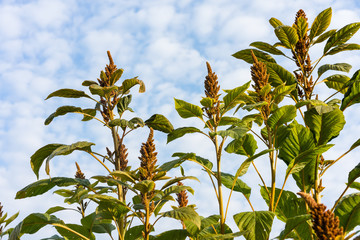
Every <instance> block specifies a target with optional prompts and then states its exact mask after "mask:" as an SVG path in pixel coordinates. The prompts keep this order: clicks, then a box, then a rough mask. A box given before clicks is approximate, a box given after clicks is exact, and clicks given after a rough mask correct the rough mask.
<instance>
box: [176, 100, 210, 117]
mask: <svg viewBox="0 0 360 240" xmlns="http://www.w3.org/2000/svg"><path fill="white" fill-rule="evenodd" d="M175 109H176V111H177V112H178V114H179V115H180V117H182V118H190V117H198V118H201V119H202V115H203V111H202V110H201V108H200V107H199V106H196V105H194V104H191V103H188V102H185V101H183V100H180V99H176V98H175Z"/></svg>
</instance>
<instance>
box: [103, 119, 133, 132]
mask: <svg viewBox="0 0 360 240" xmlns="http://www.w3.org/2000/svg"><path fill="white" fill-rule="evenodd" d="M108 124H109V126H110V127H116V126H118V127H121V128H122V129H125V128H126V127H128V125H129V122H128V121H127V120H125V119H119V118H117V119H114V120H111V121H110V122H109V123H108Z"/></svg>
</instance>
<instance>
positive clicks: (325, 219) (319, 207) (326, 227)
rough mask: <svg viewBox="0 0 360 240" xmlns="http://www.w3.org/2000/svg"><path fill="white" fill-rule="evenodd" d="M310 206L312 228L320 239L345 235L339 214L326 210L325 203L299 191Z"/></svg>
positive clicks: (324, 239) (328, 239) (326, 239)
mask: <svg viewBox="0 0 360 240" xmlns="http://www.w3.org/2000/svg"><path fill="white" fill-rule="evenodd" d="M298 194H299V195H300V196H301V197H302V198H303V199H304V200H305V202H306V203H307V204H308V205H309V207H310V214H311V222H312V223H313V226H312V228H313V229H314V231H315V233H316V236H317V237H318V239H320V240H330V239H332V240H334V239H335V238H336V237H337V236H341V235H343V228H342V227H341V228H340V227H339V226H340V221H339V218H338V217H337V216H335V215H334V213H333V212H331V211H330V210H326V206H325V205H324V204H321V203H320V204H318V203H316V201H315V200H314V199H313V198H312V197H311V195H310V194H308V193H304V192H300V193H298Z"/></svg>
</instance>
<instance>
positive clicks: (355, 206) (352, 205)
mask: <svg viewBox="0 0 360 240" xmlns="http://www.w3.org/2000/svg"><path fill="white" fill-rule="evenodd" d="M334 213H335V215H336V216H338V217H339V220H340V226H341V227H343V228H344V232H345V233H349V232H350V231H351V230H353V229H354V228H355V227H356V226H358V225H360V193H352V194H349V195H346V196H345V197H343V198H341V200H340V201H339V203H338V205H337V206H336V208H335V210H334Z"/></svg>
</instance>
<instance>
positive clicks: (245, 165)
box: [235, 149, 273, 177]
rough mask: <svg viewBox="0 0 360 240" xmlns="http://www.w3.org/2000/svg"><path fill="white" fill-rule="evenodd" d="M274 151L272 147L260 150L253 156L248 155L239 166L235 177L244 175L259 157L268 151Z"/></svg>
mask: <svg viewBox="0 0 360 240" xmlns="http://www.w3.org/2000/svg"><path fill="white" fill-rule="evenodd" d="M271 151H273V150H272V149H266V150H263V151H261V152H259V153H258V154H255V155H253V156H251V157H248V158H247V159H246V160H245V161H244V162H243V163H242V164H241V165H240V167H239V168H238V170H237V171H236V175H235V177H241V176H242V175H244V174H245V173H246V172H247V170H248V169H249V166H250V164H251V163H252V162H253V161H254V160H255V159H256V158H258V157H260V156H262V155H264V154H266V153H269V152H271Z"/></svg>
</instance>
